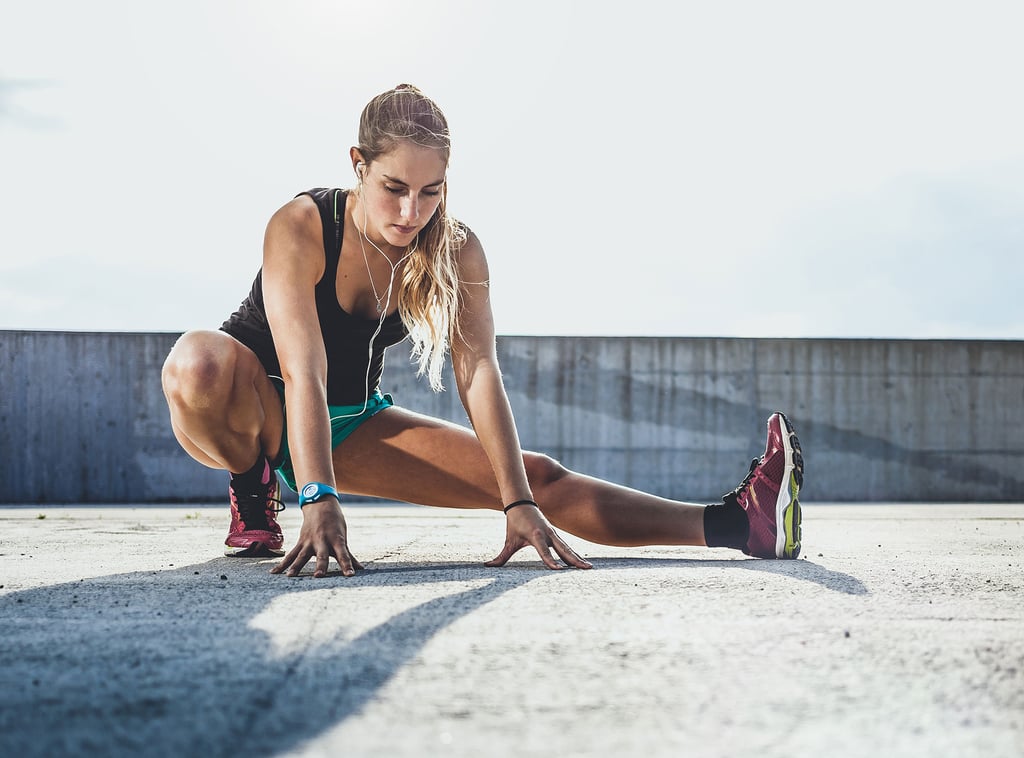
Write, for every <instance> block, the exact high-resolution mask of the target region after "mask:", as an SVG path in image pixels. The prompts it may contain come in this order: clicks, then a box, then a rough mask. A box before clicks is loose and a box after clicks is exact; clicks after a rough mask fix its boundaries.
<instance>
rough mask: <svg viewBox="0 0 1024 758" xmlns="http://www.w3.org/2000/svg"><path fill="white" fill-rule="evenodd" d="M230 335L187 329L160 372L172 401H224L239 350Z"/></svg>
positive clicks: (197, 405)
mask: <svg viewBox="0 0 1024 758" xmlns="http://www.w3.org/2000/svg"><path fill="white" fill-rule="evenodd" d="M224 339H228V340H230V339H231V338H230V337H228V336H227V335H226V334H225V335H220V334H218V333H217V332H206V331H197V332H187V333H186V334H184V335H182V336H181V338H179V339H178V341H177V342H176V343H175V344H174V347H173V348H171V352H170V353H169V354H168V356H167V360H165V361H164V366H163V370H162V371H161V373H160V378H161V382H162V383H163V388H164V396H165V397H166V398H167V402H168V404H170V405H177V406H185V407H189V408H206V407H210V406H212V405H215V404H218V403H220V402H223V400H224V398H226V397H227V396H228V394H229V393H230V392H231V387H232V385H233V384H234V381H235V373H236V366H237V362H238V359H237V354H236V351H235V350H234V349H233V345H231V344H230V343H227V342H225V341H224Z"/></svg>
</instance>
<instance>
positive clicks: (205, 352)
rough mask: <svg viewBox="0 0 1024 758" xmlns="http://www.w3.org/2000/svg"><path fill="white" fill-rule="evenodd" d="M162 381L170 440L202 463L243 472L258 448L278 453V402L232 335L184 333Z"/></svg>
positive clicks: (267, 381)
mask: <svg viewBox="0 0 1024 758" xmlns="http://www.w3.org/2000/svg"><path fill="white" fill-rule="evenodd" d="M162 380H163V388H164V395H165V396H166V397H167V405H168V407H169V408H170V412H171V427H172V428H173V430H174V436H175V437H176V438H177V439H178V442H180V443H181V446H182V447H183V448H185V451H186V452H187V453H188V454H189V455H191V456H192V457H193V458H195V459H196V460H197V461H199V462H200V463H202V464H203V465H205V466H209V467H210V468H221V469H227V470H228V471H234V472H241V471H246V470H248V469H249V467H251V466H252V465H253V463H254V462H255V461H256V459H257V457H258V456H259V453H260V449H261V447H262V449H263V451H264V452H265V453H266V454H267V455H268V456H269V457H271V458H273V457H274V456H275V455H277V453H278V449H279V447H280V444H281V429H282V426H283V423H284V420H283V413H282V408H281V400H280V398H279V397H278V394H277V391H276V390H275V389H274V385H273V384H271V382H270V379H269V378H267V372H266V371H265V370H264V369H263V366H262V365H260V362H259V360H258V359H257V358H256V356H255V354H254V353H253V352H252V351H251V350H249V348H247V347H245V346H244V345H242V344H241V343H240V342H238V341H237V340H235V339H234V338H233V337H231V336H230V335H228V334H225V333H224V332H215V331H194V332H188V333H187V334H185V335H183V336H182V337H181V339H179V340H178V341H177V343H175V345H174V348H173V349H172V350H171V352H170V355H168V356H167V360H166V362H165V363H164V368H163V373H162Z"/></svg>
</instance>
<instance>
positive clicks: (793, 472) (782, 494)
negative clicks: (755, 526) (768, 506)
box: [775, 413, 804, 558]
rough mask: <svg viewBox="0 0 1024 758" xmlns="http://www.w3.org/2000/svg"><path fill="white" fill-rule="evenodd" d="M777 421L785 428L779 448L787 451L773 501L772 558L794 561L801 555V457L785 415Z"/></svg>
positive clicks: (797, 442) (782, 414) (794, 433)
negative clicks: (773, 533)
mask: <svg viewBox="0 0 1024 758" xmlns="http://www.w3.org/2000/svg"><path fill="white" fill-rule="evenodd" d="M779 418H780V419H781V420H782V424H783V427H784V429H783V435H782V445H783V447H784V448H785V451H786V468H785V471H784V472H783V476H782V485H783V486H781V487H779V497H778V499H777V500H776V501H775V524H776V528H775V532H776V534H775V557H776V558H796V557H797V556H799V555H800V538H801V536H802V535H801V528H800V523H801V520H802V518H803V516H802V513H801V510H800V500H799V494H800V487H801V486H803V483H804V457H803V453H802V452H801V451H800V440H799V439H797V436H796V431H795V430H794V429H793V425H792V424H791V423H790V422H789V419H788V418H786V414H784V413H779Z"/></svg>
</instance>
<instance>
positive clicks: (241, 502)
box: [224, 461, 284, 558]
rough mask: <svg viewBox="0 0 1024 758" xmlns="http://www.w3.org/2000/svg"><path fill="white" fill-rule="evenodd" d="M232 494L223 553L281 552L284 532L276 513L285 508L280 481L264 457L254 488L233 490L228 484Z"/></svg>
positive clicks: (261, 554)
mask: <svg viewBox="0 0 1024 758" xmlns="http://www.w3.org/2000/svg"><path fill="white" fill-rule="evenodd" d="M228 493H229V494H230V495H231V528H230V529H229V530H228V538H227V539H226V540H224V544H225V545H227V549H226V550H225V551H224V554H225V555H229V556H234V557H236V558H252V557H259V556H268V557H269V556H281V555H284V550H282V549H281V547H282V546H283V545H284V535H283V534H282V533H281V525H280V524H278V523H277V514H278V513H280V512H281V511H283V510H284V503H283V502H281V484H280V483H279V482H278V480H277V474H276V473H275V472H274V471H272V470H271V468H270V464H269V463H267V462H266V461H264V469H263V477H262V483H261V484H260V486H259V488H258V490H257V491H256V492H236V491H235V488H234V487H233V486H231V485H228Z"/></svg>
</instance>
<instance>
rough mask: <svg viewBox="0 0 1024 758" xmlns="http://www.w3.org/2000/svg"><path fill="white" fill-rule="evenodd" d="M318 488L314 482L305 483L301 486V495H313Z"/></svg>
mask: <svg viewBox="0 0 1024 758" xmlns="http://www.w3.org/2000/svg"><path fill="white" fill-rule="evenodd" d="M319 489H320V488H319V487H317V486H316V485H315V484H307V485H306V486H305V487H303V488H302V496H303V497H313V495H315V494H316V493H317V490H319Z"/></svg>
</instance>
